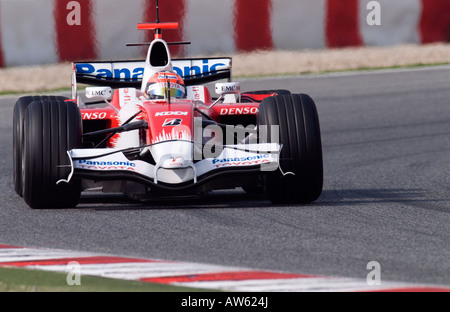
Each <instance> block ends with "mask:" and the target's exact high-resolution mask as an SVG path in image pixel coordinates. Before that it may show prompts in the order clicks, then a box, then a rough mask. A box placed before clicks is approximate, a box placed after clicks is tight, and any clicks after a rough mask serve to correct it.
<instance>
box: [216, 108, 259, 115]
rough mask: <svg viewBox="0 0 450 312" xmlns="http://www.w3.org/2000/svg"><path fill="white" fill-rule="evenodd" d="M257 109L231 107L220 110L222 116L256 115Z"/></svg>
mask: <svg viewBox="0 0 450 312" xmlns="http://www.w3.org/2000/svg"><path fill="white" fill-rule="evenodd" d="M257 113H258V108H257V107H231V108H222V109H220V115H256V114H257Z"/></svg>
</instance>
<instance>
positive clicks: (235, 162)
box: [212, 154, 270, 168]
mask: <svg viewBox="0 0 450 312" xmlns="http://www.w3.org/2000/svg"><path fill="white" fill-rule="evenodd" d="M269 158H270V154H260V155H255V156H247V157H231V158H214V159H213V160H212V164H213V166H214V167H215V168H221V167H227V166H253V165H259V164H263V163H268V162H270V160H269Z"/></svg>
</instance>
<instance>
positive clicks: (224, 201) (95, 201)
mask: <svg viewBox="0 0 450 312" xmlns="http://www.w3.org/2000/svg"><path fill="white" fill-rule="evenodd" d="M270 206H272V204H271V202H270V201H269V200H267V199H266V198H265V196H264V195H263V194H247V193H246V192H244V191H242V190H240V189H235V190H225V191H213V192H211V193H209V194H208V195H206V196H201V197H200V196H185V197H175V196H174V197H168V198H164V199H146V200H142V201H136V200H132V199H130V198H128V197H127V196H125V195H123V194H103V193H89V192H88V193H84V194H82V196H81V199H80V203H79V204H78V206H77V207H76V208H75V209H95V210H130V209H134V210H146V209H202V208H207V209H224V208H257V207H270Z"/></svg>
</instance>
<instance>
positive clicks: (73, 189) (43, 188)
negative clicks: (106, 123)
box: [22, 100, 82, 209]
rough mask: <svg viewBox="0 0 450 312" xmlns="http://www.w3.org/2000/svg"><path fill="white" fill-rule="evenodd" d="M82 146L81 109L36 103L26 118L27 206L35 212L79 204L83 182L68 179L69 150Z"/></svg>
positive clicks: (72, 105)
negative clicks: (66, 181)
mask: <svg viewBox="0 0 450 312" xmlns="http://www.w3.org/2000/svg"><path fill="white" fill-rule="evenodd" d="M81 146H82V120H81V114H80V110H79V109H78V107H77V105H76V104H75V103H73V102H64V101H60V100H59V101H34V102H32V103H30V104H29V105H28V108H27V109H26V111H25V116H24V145H23V152H22V163H23V166H22V185H23V189H22V192H23V197H24V199H25V201H26V203H27V204H28V205H29V206H30V207H31V208H35V209H42V208H69V207H75V206H76V205H77V204H78V201H79V199H80V193H81V183H80V181H78V180H75V179H72V180H71V181H70V183H65V182H61V183H59V184H56V182H57V181H58V180H60V179H67V178H68V176H69V174H70V172H71V167H70V160H69V157H68V155H67V151H69V150H71V149H73V148H77V147H81Z"/></svg>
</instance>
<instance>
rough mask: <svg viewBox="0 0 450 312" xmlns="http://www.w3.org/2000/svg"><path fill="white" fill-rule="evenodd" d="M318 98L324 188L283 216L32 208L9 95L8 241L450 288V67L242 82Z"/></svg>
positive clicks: (4, 153) (3, 209) (2, 202)
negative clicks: (372, 275)
mask: <svg viewBox="0 0 450 312" xmlns="http://www.w3.org/2000/svg"><path fill="white" fill-rule="evenodd" d="M277 88H283V89H289V90H291V91H292V92H303V93H308V94H310V95H311V96H312V97H313V98H314V99H315V101H316V104H317V107H318V111H319V117H320V122H321V132H322V144H323V155H324V190H323V193H322V196H321V197H320V198H319V200H317V202H314V203H312V204H308V205H299V206H275V205H272V204H271V203H270V202H268V201H267V200H265V198H263V197H260V196H255V195H251V196H249V195H247V194H245V193H244V192H242V191H241V190H239V189H237V190H231V191H222V192H216V193H213V194H211V195H210V196H209V197H208V198H206V199H202V200H183V201H181V202H155V203H144V204H142V203H136V202H132V201H130V200H128V199H126V198H124V197H122V196H118V195H98V194H95V193H89V194H84V196H83V198H82V200H81V203H80V205H79V206H78V207H77V208H75V209H67V210H62V209H55V210H32V209H30V208H29V207H28V206H27V205H26V204H25V202H24V201H23V200H22V198H20V197H18V196H17V195H16V194H15V192H14V190H13V184H12V115H13V105H14V103H15V101H16V99H17V97H18V96H3V97H0V127H1V132H0V144H1V147H2V149H1V150H0V153H1V157H0V162H1V168H2V175H1V176H0V188H1V189H0V243H2V244H13V245H19V246H31V247H51V248H62V249H70V250H80V251H93V252H102V253H104V252H106V253H113V254H117V255H124V256H133V257H145V258H152V259H155V258H156V259H165V260H178V261H193V262H200V263H211V264H223V265H231V266H239V267H250V268H255V269H269V270H281V271H287V272H295V273H304V274H318V275H332V276H343V277H356V278H366V276H367V274H368V273H369V272H370V270H368V269H367V264H368V262H369V261H378V262H379V263H380V265H381V280H382V281H383V280H386V281H387V280H391V281H404V282H414V283H430V284H438V285H450V260H449V259H450V215H449V212H450V67H448V66H447V67H445V66H444V67H433V68H422V69H407V70H393V71H372V72H359V73H350V74H346V73H344V74H330V75H319V76H305V77H275V78H264V79H251V80H244V81H242V89H243V90H262V89H277Z"/></svg>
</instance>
